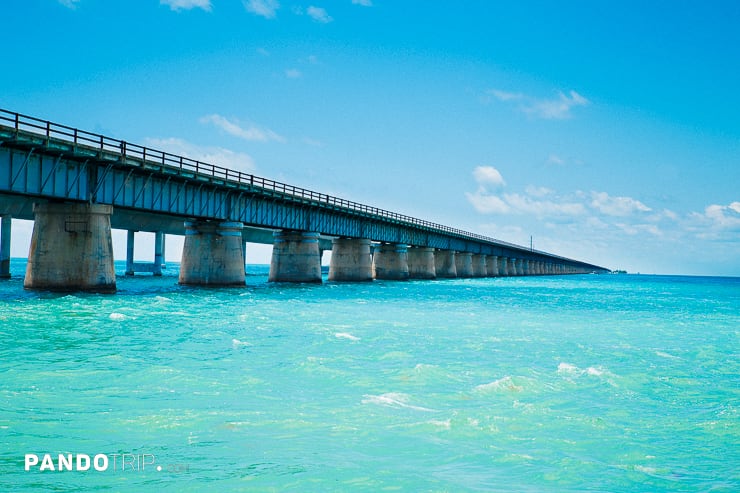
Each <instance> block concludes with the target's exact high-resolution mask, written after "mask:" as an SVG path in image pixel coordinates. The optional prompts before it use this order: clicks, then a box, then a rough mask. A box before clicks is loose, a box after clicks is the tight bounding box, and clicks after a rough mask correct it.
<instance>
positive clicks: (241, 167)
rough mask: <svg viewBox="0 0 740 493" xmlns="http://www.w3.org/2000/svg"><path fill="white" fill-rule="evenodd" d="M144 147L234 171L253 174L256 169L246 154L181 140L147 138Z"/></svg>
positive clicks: (252, 160)
mask: <svg viewBox="0 0 740 493" xmlns="http://www.w3.org/2000/svg"><path fill="white" fill-rule="evenodd" d="M145 145H146V146H147V147H151V148H153V149H157V150H160V151H165V152H169V153H171V154H175V155H178V156H183V157H186V158H190V159H195V160H197V161H200V162H203V163H208V164H213V165H216V166H221V167H222V168H227V169H230V170H235V171H242V172H245V173H253V172H254V171H255V169H256V166H255V164H254V159H252V157H251V156H250V155H248V154H244V153H242V152H234V151H231V150H229V149H224V148H222V147H202V146H198V145H195V144H192V143H190V142H187V141H185V140H183V139H178V138H175V137H170V138H164V139H159V138H148V139H145Z"/></svg>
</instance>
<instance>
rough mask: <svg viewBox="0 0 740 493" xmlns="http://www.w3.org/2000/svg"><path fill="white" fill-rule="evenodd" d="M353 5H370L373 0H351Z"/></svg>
mask: <svg viewBox="0 0 740 493" xmlns="http://www.w3.org/2000/svg"><path fill="white" fill-rule="evenodd" d="M352 4H353V5H362V6H363V7H372V6H373V0H352Z"/></svg>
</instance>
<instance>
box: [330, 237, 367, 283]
mask: <svg viewBox="0 0 740 493" xmlns="http://www.w3.org/2000/svg"><path fill="white" fill-rule="evenodd" d="M370 247H371V244H370V240H367V239H355V238H335V239H334V240H333V241H332V247H331V260H330V261H329V280H330V281H351V282H355V281H372V280H373V255H372V253H371V251H370Z"/></svg>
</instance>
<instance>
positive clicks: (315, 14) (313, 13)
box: [306, 5, 334, 24]
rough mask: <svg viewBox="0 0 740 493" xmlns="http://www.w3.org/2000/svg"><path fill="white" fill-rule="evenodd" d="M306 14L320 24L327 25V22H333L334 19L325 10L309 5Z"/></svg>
mask: <svg viewBox="0 0 740 493" xmlns="http://www.w3.org/2000/svg"><path fill="white" fill-rule="evenodd" d="M306 14H308V16H309V17H311V18H312V19H313V20H315V21H316V22H320V23H322V24H328V23H329V22H331V21H333V20H334V19H333V18H332V17H331V16H330V15H329V14H328V13H327V12H326V10H325V9H323V8H321V7H314V6H313V5H311V6H310V7H308V8H307V9H306Z"/></svg>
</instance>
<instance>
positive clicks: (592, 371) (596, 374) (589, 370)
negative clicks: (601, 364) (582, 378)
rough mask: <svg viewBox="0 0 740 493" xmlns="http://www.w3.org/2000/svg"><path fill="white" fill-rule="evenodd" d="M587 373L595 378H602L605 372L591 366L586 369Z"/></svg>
mask: <svg viewBox="0 0 740 493" xmlns="http://www.w3.org/2000/svg"><path fill="white" fill-rule="evenodd" d="M586 373H587V374H589V375H592V376H594V377H600V376H601V375H603V374H604V370H602V369H600V368H594V367H593V366H589V367H588V368H586Z"/></svg>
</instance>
